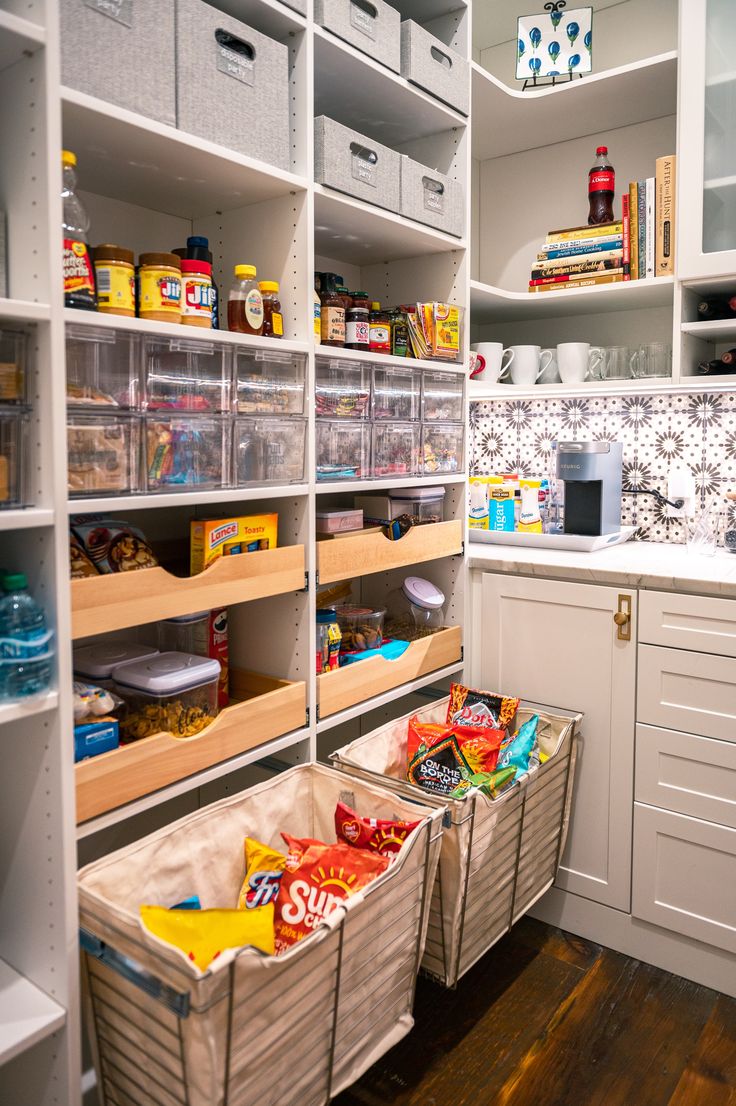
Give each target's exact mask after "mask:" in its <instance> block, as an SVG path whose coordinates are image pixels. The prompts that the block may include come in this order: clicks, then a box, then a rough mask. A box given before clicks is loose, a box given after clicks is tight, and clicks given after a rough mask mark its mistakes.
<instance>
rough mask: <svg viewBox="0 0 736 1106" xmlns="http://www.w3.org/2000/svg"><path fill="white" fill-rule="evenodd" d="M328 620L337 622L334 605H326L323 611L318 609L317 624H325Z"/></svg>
mask: <svg viewBox="0 0 736 1106" xmlns="http://www.w3.org/2000/svg"><path fill="white" fill-rule="evenodd" d="M328 622H337V615H336V614H335V611H334V610H333V609H332V607H325V608H324V609H323V610H321V611H317V625H318V626H323V625H324V624H325V623H328Z"/></svg>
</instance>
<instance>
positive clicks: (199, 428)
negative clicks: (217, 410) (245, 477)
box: [145, 415, 231, 492]
mask: <svg viewBox="0 0 736 1106" xmlns="http://www.w3.org/2000/svg"><path fill="white" fill-rule="evenodd" d="M145 456H146V489H147V491H149V492H151V491H154V492H155V491H177V490H180V491H191V490H192V489H193V488H226V487H229V485H230V482H231V481H230V420H229V419H228V418H225V417H216V416H215V417H209V416H206V415H172V416H165V415H159V416H152V415H148V416H147V417H146V429H145Z"/></svg>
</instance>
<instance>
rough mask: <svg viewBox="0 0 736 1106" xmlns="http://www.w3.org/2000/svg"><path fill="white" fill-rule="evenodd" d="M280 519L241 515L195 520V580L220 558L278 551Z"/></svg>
mask: <svg viewBox="0 0 736 1106" xmlns="http://www.w3.org/2000/svg"><path fill="white" fill-rule="evenodd" d="M278 524H279V516H278V515H277V514H272V515H241V516H240V517H238V518H212V519H199V518H198V519H193V520H192V522H191V525H190V529H189V536H190V566H189V571H190V572H191V574H192V576H196V575H197V573H199V572H203V571H204V570H205V568H207V566H208V565H211V564H212V562H213V561H216V560H217V559H218V557H232V556H235V554H237V553H252V552H254V551H255V550H259V549H275V548H276V545H277V537H278Z"/></svg>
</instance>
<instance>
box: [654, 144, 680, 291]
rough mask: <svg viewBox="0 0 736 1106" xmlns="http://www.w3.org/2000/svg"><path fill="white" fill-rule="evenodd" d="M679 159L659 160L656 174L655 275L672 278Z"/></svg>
mask: <svg viewBox="0 0 736 1106" xmlns="http://www.w3.org/2000/svg"><path fill="white" fill-rule="evenodd" d="M676 179H677V158H676V156H675V154H668V155H667V156H666V157H658V158H657V167H656V173H655V177H654V180H655V201H654V202H655V213H656V224H657V231H656V240H655V247H654V275H655V276H671V275H672V274H673V273H674V271H675V189H676Z"/></svg>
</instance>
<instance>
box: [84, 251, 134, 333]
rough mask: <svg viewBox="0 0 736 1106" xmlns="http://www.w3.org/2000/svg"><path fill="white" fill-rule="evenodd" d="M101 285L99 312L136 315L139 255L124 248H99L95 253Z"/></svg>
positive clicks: (97, 278)
mask: <svg viewBox="0 0 736 1106" xmlns="http://www.w3.org/2000/svg"><path fill="white" fill-rule="evenodd" d="M92 256H93V258H94V263H95V280H96V283H97V310H98V311H101V312H103V314H107V315H127V316H128V317H129V318H132V317H133V316H135V264H134V262H135V256H134V254H133V251H132V250H124V249H123V248H122V247H121V246H111V245H108V244H105V245H103V246H95V248H94V249H93V251H92Z"/></svg>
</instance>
